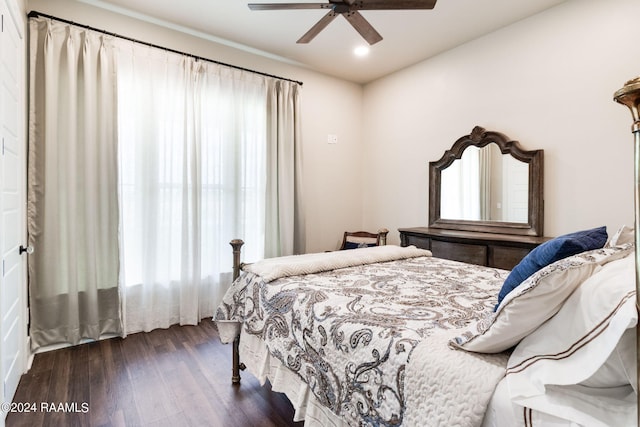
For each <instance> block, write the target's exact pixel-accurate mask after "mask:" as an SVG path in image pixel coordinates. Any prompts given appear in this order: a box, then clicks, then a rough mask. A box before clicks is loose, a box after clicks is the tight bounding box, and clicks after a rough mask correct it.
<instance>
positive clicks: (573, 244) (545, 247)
mask: <svg viewBox="0 0 640 427" xmlns="http://www.w3.org/2000/svg"><path fill="white" fill-rule="evenodd" d="M607 237H608V236H607V227H598V228H592V229H591V230H584V231H577V232H575V233H570V234H565V235H563V236H559V237H556V238H555V239H552V240H549V241H547V242H544V243H543V244H541V245H540V246H538V247H536V248H535V249H534V250H532V251H531V252H529V253H528V254H527V256H526V257H524V258H523V259H522V261H520V263H519V264H518V265H516V266H515V267H514V268H513V270H511V273H510V274H509V276H507V279H506V280H505V281H504V283H503V284H502V289H500V293H499V294H498V304H496V306H495V308H494V310H493V311H496V310H497V309H498V306H499V305H500V303H501V302H502V300H503V299H504V297H506V296H507V294H508V293H509V292H511V291H512V290H514V289H515V288H517V287H518V285H519V284H520V283H522V282H523V281H524V280H525V279H526V278H527V277H529V276H531V275H532V274H533V273H535V272H536V271H538V270H540V269H541V268H543V267H546V266H547V265H549V264H552V263H554V262H556V261H558V260H561V259H563V258H566V257H568V256H572V255H576V254H579V253H581V252H585V251H590V250H593V249H600V248H601V247H603V246H604V244H605V243H606V242H607Z"/></svg>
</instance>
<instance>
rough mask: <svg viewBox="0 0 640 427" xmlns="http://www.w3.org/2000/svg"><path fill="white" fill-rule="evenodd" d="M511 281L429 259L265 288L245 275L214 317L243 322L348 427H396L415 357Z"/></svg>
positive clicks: (363, 267) (484, 270)
mask: <svg viewBox="0 0 640 427" xmlns="http://www.w3.org/2000/svg"><path fill="white" fill-rule="evenodd" d="M507 274H508V272H507V271H504V270H498V269H493V268H487V267H480V266H471V265H469V264H464V263H459V262H455V261H449V260H444V259H439V258H434V257H428V256H421V257H415V258H409V259H401V260H395V261H389V262H382V263H374V264H368V265H358V266H353V267H347V268H341V269H337V270H331V271H325V272H318V273H314V274H307V275H302V276H291V277H284V278H280V279H277V280H274V281H271V282H268V283H265V281H264V280H262V278H261V277H260V276H257V275H255V274H253V273H244V274H243V275H241V276H240V277H239V278H238V280H236V281H235V282H234V284H233V285H232V286H231V288H230V289H229V291H228V292H227V294H226V295H225V297H224V301H223V303H222V304H221V305H220V307H219V308H218V310H217V313H216V317H215V320H216V321H220V322H225V321H226V322H228V321H237V322H241V324H242V330H243V334H250V335H253V336H256V337H259V338H260V339H262V340H263V341H264V342H265V343H266V345H267V348H268V349H269V352H270V353H271V355H272V356H274V357H276V358H278V359H279V360H280V361H281V362H282V363H283V364H284V365H285V366H287V367H288V368H289V369H290V370H291V371H293V372H295V373H296V374H297V375H298V376H299V377H300V378H301V379H302V380H303V381H304V382H305V383H307V384H308V385H309V387H310V389H311V390H312V392H313V393H314V395H315V397H316V399H317V400H318V401H319V402H320V403H321V404H322V405H324V406H326V407H328V408H330V409H331V410H332V411H333V412H334V413H335V414H337V415H339V416H341V417H342V418H343V419H344V420H346V422H347V423H348V424H351V425H371V426H387V425H388V426H391V425H399V424H402V422H403V419H404V418H405V411H406V401H407V398H406V393H407V390H405V373H406V371H407V366H408V364H409V362H410V361H411V357H412V355H413V350H414V349H415V348H416V347H417V346H418V344H419V343H421V341H424V340H425V339H426V338H428V337H429V336H431V335H434V334H436V333H441V331H442V330H453V329H460V328H464V327H467V326H468V325H469V323H470V322H472V321H474V320H476V318H477V316H479V314H480V313H481V312H483V311H485V310H487V309H489V310H490V309H492V307H493V305H494V304H495V298H496V295H497V292H498V290H499V288H500V286H501V284H502V282H503V281H504V279H505V277H506V275H507ZM221 336H222V335H221ZM223 340H224V339H223ZM421 353H425V352H424V351H421ZM427 353H428V351H427Z"/></svg>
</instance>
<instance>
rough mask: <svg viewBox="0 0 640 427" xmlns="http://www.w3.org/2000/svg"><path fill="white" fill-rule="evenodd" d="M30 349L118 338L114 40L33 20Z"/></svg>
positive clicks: (30, 138) (29, 194) (119, 332)
mask: <svg viewBox="0 0 640 427" xmlns="http://www.w3.org/2000/svg"><path fill="white" fill-rule="evenodd" d="M29 28H30V70H31V71H30V102H29V153H28V162H29V166H28V183H29V188H28V196H27V197H28V202H27V203H28V207H27V216H28V218H27V221H28V231H29V244H30V245H32V246H33V247H34V248H35V252H34V253H33V254H32V255H30V256H29V263H28V264H29V286H30V287H29V306H30V317H31V321H30V335H31V340H32V345H33V347H39V346H43V345H47V344H53V343H71V344H77V343H79V342H80V341H81V340H82V339H84V338H87V339H98V338H99V337H100V336H101V335H102V334H108V333H112V334H121V333H122V322H121V316H120V299H119V288H118V274H119V254H118V227H119V209H118V191H117V188H118V187H117V186H118V168H117V116H116V79H115V66H116V62H115V55H114V47H113V44H112V40H111V39H110V38H109V37H106V36H103V35H100V34H95V33H92V32H90V31H86V30H83V29H79V28H76V27H71V26H68V25H64V24H60V23H57V22H52V21H49V20H33V19H32V20H30V22H29Z"/></svg>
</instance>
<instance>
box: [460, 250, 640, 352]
mask: <svg viewBox="0 0 640 427" xmlns="http://www.w3.org/2000/svg"><path fill="white" fill-rule="evenodd" d="M632 252H633V244H627V245H623V246H615V247H611V248H602V249H595V250H592V251H588V252H583V253H580V254H578V255H574V256H571V257H568V258H564V259H562V260H560V261H556V262H555V263H553V264H551V265H548V266H547V267H544V268H542V269H540V270H539V271H537V272H536V273H534V274H533V275H532V276H530V277H529V278H528V279H527V280H525V281H524V282H522V284H521V285H520V286H518V287H517V288H516V289H515V290H514V291H513V292H510V293H509V294H507V296H506V297H505V299H504V300H503V301H502V303H501V304H500V306H499V307H498V311H496V312H495V313H494V312H492V311H488V312H485V313H483V318H482V319H481V320H479V321H478V322H477V323H476V324H475V325H474V326H473V327H472V328H471V329H470V330H469V331H467V332H465V333H464V334H463V335H462V336H460V337H456V338H455V340H453V341H451V344H452V345H453V346H454V347H457V348H461V349H463V350H468V351H474V352H479V353H499V352H501V351H504V350H508V349H510V348H511V347H513V346H514V345H516V344H518V342H520V340H521V339H522V338H524V337H526V336H527V335H529V334H530V333H531V332H533V331H534V330H536V329H537V328H538V326H540V325H541V324H542V323H544V322H545V321H546V320H548V319H549V318H551V317H552V316H553V315H554V314H556V313H557V312H558V310H560V307H562V304H563V303H564V301H565V300H566V299H567V298H568V297H569V295H571V293H572V292H573V291H574V290H575V289H576V288H577V287H578V286H580V284H581V283H582V282H583V281H584V280H586V279H587V278H588V277H589V276H591V274H592V273H593V272H594V271H596V270H597V269H598V268H600V267H601V266H602V265H605V264H607V263H609V262H611V261H614V260H616V259H620V258H623V257H625V256H627V255H629V254H630V253H632Z"/></svg>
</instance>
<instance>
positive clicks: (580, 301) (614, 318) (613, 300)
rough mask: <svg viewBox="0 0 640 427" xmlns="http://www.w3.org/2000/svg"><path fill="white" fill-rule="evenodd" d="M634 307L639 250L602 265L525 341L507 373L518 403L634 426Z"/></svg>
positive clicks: (588, 421)
mask: <svg viewBox="0 0 640 427" xmlns="http://www.w3.org/2000/svg"><path fill="white" fill-rule="evenodd" d="M635 303H636V289H635V257H634V256H633V252H632V254H631V255H629V256H627V257H626V258H623V259H620V260H616V261H613V262H610V263H608V264H607V265H605V266H603V267H602V268H601V269H600V270H599V271H598V272H597V273H595V274H594V275H593V276H591V277H590V278H589V279H587V280H586V281H585V282H584V283H583V284H582V285H581V286H580V287H579V288H578V289H576V291H575V292H574V293H573V295H571V296H570V297H569V298H568V299H567V301H566V302H565V304H564V305H563V307H562V309H561V310H560V311H559V312H558V313H557V314H556V315H555V316H554V317H552V318H551V319H549V321H548V322H546V323H545V324H543V325H542V326H540V327H539V328H538V329H537V330H536V331H535V332H533V333H532V334H531V335H529V336H528V337H526V338H525V339H523V340H522V341H521V342H520V344H518V346H517V347H516V348H515V350H514V351H513V353H512V355H511V357H510V358H509V363H508V365H507V372H506V381H507V383H508V385H509V390H510V395H511V399H512V401H513V402H514V403H516V404H518V405H521V406H524V407H527V408H531V409H535V410H538V411H542V412H545V413H548V414H552V415H555V416H557V417H560V418H563V419H567V420H570V421H573V422H575V423H578V424H581V425H589V426H595V425H631V424H629V422H631V421H634V420H635V410H636V409H635V408H636V406H635V405H636V402H635V400H636V394H635V392H634V389H633V388H632V387H631V384H633V385H634V386H635V382H636V371H635V365H636V363H635V360H636V359H635V352H636V348H635V345H634V344H635V340H634V334H635V329H634V328H635V325H636V324H637V322H638V313H637V311H636V305H635ZM627 331H631V332H627ZM623 337H624V340H622V341H621V338H623ZM612 356H614V357H613V358H612ZM630 356H633V357H630ZM616 358H617V359H618V360H615V359H616ZM585 385H588V386H585ZM594 386H595V387H594ZM616 395H617V396H618V397H617V398H615V399H613V398H612V397H613V396H616Z"/></svg>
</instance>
